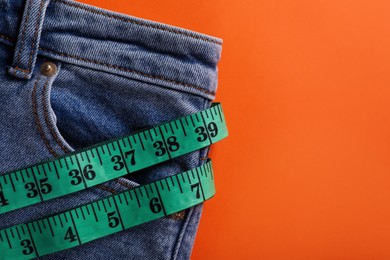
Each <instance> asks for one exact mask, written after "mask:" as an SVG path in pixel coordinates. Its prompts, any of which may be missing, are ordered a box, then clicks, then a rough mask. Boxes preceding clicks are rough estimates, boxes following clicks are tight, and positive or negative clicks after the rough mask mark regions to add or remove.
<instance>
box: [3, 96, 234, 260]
mask: <svg viewBox="0 0 390 260" xmlns="http://www.w3.org/2000/svg"><path fill="white" fill-rule="evenodd" d="M227 134H228V132H227V128H226V124H225V119H224V115H223V111H222V107H221V104H220V103H213V104H212V106H211V107H210V108H209V109H207V110H204V111H201V112H198V113H195V114H191V115H188V116H186V117H182V118H179V119H177V120H174V121H172V122H169V123H165V124H162V125H159V126H156V127H153V128H150V129H147V130H144V131H141V132H138V133H136V134H133V135H129V136H125V137H121V138H117V139H114V140H110V141H108V142H104V143H101V144H97V145H94V146H90V147H88V148H86V149H83V150H79V151H76V152H73V153H70V154H67V155H65V156H62V157H59V158H57V159H55V160H51V161H47V162H43V163H40V164H36V165H33V166H30V167H28V168H24V169H21V170H17V171H13V172H9V173H6V174H4V175H2V176H1V177H0V214H1V213H5V212H8V211H12V210H15V209H19V208H22V207H26V206H29V205H33V204H35V203H39V202H42V201H46V200H49V199H53V198H56V197H60V196H63V195H67V194H70V193H73V192H76V191H80V190H83V189H86V188H88V187H91V186H94V185H97V184H100V183H103V182H106V181H108V180H112V179H114V178H118V177H121V176H123V175H126V174H130V173H133V172H135V171H137V170H140V169H144V168H147V167H149V166H152V165H155V164H157V163H160V162H163V161H167V160H169V159H172V158H175V157H178V156H181V155H184V154H186V153H189V152H192V151H195V150H198V149H201V148H204V147H206V146H209V145H211V144H212V143H215V142H217V141H219V140H221V139H223V138H225V137H226V136H227ZM180 176H181V178H182V179H180ZM185 176H187V179H188V181H186V179H185ZM191 176H192V177H191ZM202 176H204V177H202ZM212 176H213V175H212V170H211V161H209V162H207V163H206V164H204V165H203V166H201V167H198V168H196V169H193V170H190V171H188V172H184V173H181V174H178V175H176V176H173V177H169V178H166V179H162V180H160V181H157V182H154V183H151V184H147V185H144V186H141V187H137V188H136V189H133V190H130V191H128V192H125V193H120V194H118V195H115V196H112V197H108V198H107V199H103V200H100V201H97V202H93V203H90V204H87V205H84V206H82V207H79V208H76V209H73V210H70V211H67V212H64V213H61V214H58V215H55V216H52V217H48V218H45V219H42V220H38V221H35V222H31V223H28V224H22V225H18V226H14V227H11V228H8V229H4V230H0V259H9V258H10V259H26V258H27V259H29V258H31V257H36V256H39V255H45V254H49V253H52V252H56V251H60V250H63V249H66V248H70V247H74V246H77V245H80V244H82V243H86V242H89V241H91V240H94V239H97V238H100V237H103V236H106V235H108V234H111V233H115V232H118V231H120V230H123V229H125V228H129V227H132V226H135V225H138V224H141V223H144V222H147V221H150V220H153V219H156V218H159V217H162V216H165V215H169V214H172V213H175V212H178V211H181V210H183V209H186V208H188V207H191V206H193V205H196V204H198V203H201V202H203V201H204V200H206V199H208V198H210V197H211V196H213V194H214V192H215V188H214V183H213V178H212ZM169 183H172V184H171V185H169ZM164 184H165V185H166V187H164ZM159 185H160V186H159ZM149 189H150V190H149ZM142 190H143V191H144V193H145V194H146V197H145V196H144V195H142V194H143V193H142ZM137 191H138V192H139V194H137ZM195 191H196V192H195ZM194 192H195V198H194ZM124 194H128V195H124ZM150 194H154V196H152V195H150ZM201 194H202V195H201ZM156 195H157V196H156ZM126 196H127V197H126ZM124 201H125V202H124ZM130 201H132V202H133V204H132V203H131V202H130ZM134 202H136V204H134ZM99 203H101V204H99ZM134 205H136V206H137V207H135V206H134ZM102 207H103V209H102ZM78 210H80V211H81V212H78ZM85 212H87V213H88V214H86V213H85ZM91 212H93V214H92V213H91ZM98 212H100V213H98ZM80 214H81V216H82V217H80ZM123 214H125V215H126V219H122V218H121V215H123ZM87 215H88V216H89V217H86V216H87ZM127 216H132V217H130V218H128V217H127ZM56 218H58V219H57V220H56ZM81 219H82V220H81ZM103 219H104V221H105V222H104V221H103ZM57 222H59V223H60V224H58V223H57ZM64 223H67V225H65V224H64ZM104 223H108V226H107V225H104ZM70 224H71V226H69V225H70ZM45 232H46V233H45ZM48 232H50V233H48ZM64 232H65V233H64ZM48 240H50V241H48ZM67 241H68V242H69V243H65V242H67ZM3 252H4V253H3Z"/></svg>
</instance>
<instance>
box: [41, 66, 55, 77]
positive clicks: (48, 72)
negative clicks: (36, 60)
mask: <svg viewBox="0 0 390 260" xmlns="http://www.w3.org/2000/svg"><path fill="white" fill-rule="evenodd" d="M56 72H57V66H56V65H55V64H54V63H53V62H45V63H43V64H42V65H41V73H42V74H43V75H44V76H46V77H50V76H53V75H54V74H56Z"/></svg>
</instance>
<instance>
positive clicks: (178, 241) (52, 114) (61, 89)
mask: <svg viewBox="0 0 390 260" xmlns="http://www.w3.org/2000/svg"><path fill="white" fill-rule="evenodd" d="M55 63H56V64H57V70H58V72H57V74H56V75H54V76H52V77H49V78H47V77H44V76H43V75H38V76H37V79H36V82H35V83H34V87H33V90H32V100H33V102H34V103H35V106H36V107H35V110H34V113H35V117H36V120H37V130H38V131H39V132H40V135H41V137H42V144H44V146H45V149H47V150H48V152H50V153H51V155H52V156H53V157H56V156H60V155H63V154H66V153H68V152H72V151H77V150H79V149H83V148H86V147H88V146H90V145H94V144H97V143H100V142H104V141H107V140H110V139H113V138H117V137H121V136H125V135H128V134H131V133H134V132H137V131H139V130H141V129H146V128H149V127H152V126H155V125H158V124H161V123H164V122H168V121H171V120H174V119H176V118H178V117H181V116H185V115H187V114H190V113H194V112H197V111H199V110H202V109H204V108H207V107H208V106H209V105H210V101H208V100H206V99H205V98H203V97H200V96H198V95H195V94H191V93H188V92H185V91H178V90H173V89H169V88H165V87H162V86H159V85H154V84H151V83H146V82H143V81H138V80H134V79H130V78H126V77H123V76H118V75H115V74H111V73H106V72H102V71H97V70H93V69H88V68H84V67H80V66H75V65H71V64H67V63H60V62H55ZM207 149H208V148H205V149H202V150H200V151H195V152H192V153H189V154H186V155H183V156H180V157H178V158H175V159H172V160H170V161H167V162H163V163H160V164H157V165H154V166H152V167H149V168H147V169H143V170H140V171H138V172H135V173H133V174H131V175H128V176H124V177H121V178H119V179H116V180H112V181H108V182H105V183H103V184H101V185H98V186H95V187H92V188H90V189H88V190H85V191H82V192H77V193H75V194H71V195H68V196H66V197H64V198H59V199H56V200H53V201H51V202H50V201H49V202H48V203H52V204H55V205H56V206H55V208H56V207H57V206H59V205H61V208H68V207H69V205H74V206H75V205H81V204H83V203H86V202H89V201H92V200H96V199H98V198H103V197H106V196H108V195H109V194H111V193H112V194H114V193H118V192H121V191H124V190H127V189H129V188H132V187H135V186H138V185H140V184H145V183H149V182H152V181H156V180H158V179H160V178H163V177H167V176H171V175H174V174H177V173H180V172H183V171H186V170H189V169H191V168H195V167H197V166H199V165H200V164H201V163H203V161H202V160H201V157H203V156H205V154H206V152H207ZM70 198H72V200H73V201H72V202H71V203H70V202H69V199H70ZM202 207H203V205H202V204H201V205H198V206H196V207H193V208H191V209H187V210H186V211H184V212H180V213H178V214H175V215H173V216H169V217H165V218H162V219H158V220H155V221H152V222H149V223H145V224H143V225H140V226H137V227H135V228H132V229H130V230H126V231H123V232H120V233H118V234H114V235H111V236H109V237H106V238H103V239H99V240H97V241H94V242H92V243H88V244H86V245H82V246H80V247H77V248H73V249H69V250H66V251H64V252H58V253H55V254H52V255H50V256H46V257H44V258H48V259H54V258H63V257H65V256H66V259H77V257H76V256H77V255H79V254H86V255H88V256H93V257H96V258H98V259H100V258H103V256H104V257H111V258H112V259H139V258H148V259H149V258H153V259H183V258H184V259H185V258H188V257H189V255H188V254H189V253H190V252H191V248H192V244H193V240H194V237H195V234H196V229H197V225H198V222H199V218H200V214H201V211H202ZM53 210H54V208H53ZM56 211H57V210H54V212H56ZM145 248H147V249H145ZM108 250H110V252H108Z"/></svg>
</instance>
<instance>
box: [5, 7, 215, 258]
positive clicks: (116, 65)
mask: <svg viewBox="0 0 390 260" xmlns="http://www.w3.org/2000/svg"><path fill="white" fill-rule="evenodd" d="M221 44H222V41H221V39H218V38H215V37H212V36H208V35H205V34H201V33H197V32H192V31H189V30H186V29H182V28H178V27H174V26H170V25H165V24H161V23H158V22H154V21H148V20H144V19H140V18H135V17H131V16H127V15H122V14H118V13H114V12H110V11H106V10H102V9H99V8H95V7H92V6H88V5H85V4H80V3H77V2H73V1H68V0H55V1H54V0H52V1H50V2H49V1H47V0H42V1H41V0H26V1H21V0H15V1H14V0H0V120H1V121H0V122H1V124H0V162H1V163H0V173H5V172H8V171H12V170H15V169H18V168H21V167H26V166H28V165H31V164H34V163H38V162H40V161H44V160H48V159H51V158H55V157H58V156H60V155H63V154H66V153H68V152H71V151H74V150H78V149H80V148H84V147H87V146H89V145H92V144H96V143H99V142H103V141H106V140H109V139H112V138H115V137H119V136H123V135H127V134H131V133H133V132H135V131H138V130H140V129H144V128H148V127H151V126H153V125H157V124H160V123H162V122H167V121H170V120H173V119H176V118H177V117H180V116H184V115H187V114H190V113H194V112H197V111H199V110H202V109H205V108H208V107H210V104H211V101H212V100H213V99H214V97H215V92H216V89H217V63H218V61H219V59H220V54H221ZM47 61H50V62H53V63H55V64H56V65H57V72H56V74H55V75H53V76H51V77H46V76H45V75H43V74H42V73H41V72H40V66H41V65H42V64H43V63H45V62H47ZM208 151H209V148H205V149H202V150H200V151H196V152H192V153H190V154H187V155H184V156H181V157H179V158H176V159H173V160H170V161H168V162H164V163H161V164H158V165H155V166H153V167H150V168H147V169H144V170H141V171H139V172H137V173H134V174H132V175H130V176H125V177H123V178H119V179H117V180H112V181H109V182H106V183H104V184H102V185H99V186H96V187H92V188H89V189H88V190H84V191H81V192H77V193H74V194H70V195H67V196H64V197H61V198H57V199H54V200H51V201H47V202H43V203H40V204H36V205H33V206H30V207H26V208H23V209H19V210H16V211H13V212H9V213H6V214H2V215H0V228H1V229H2V228H6V227H9V226H12V225H16V224H19V223H24V222H27V221H31V220H35V219H38V218H41V217H44V216H48V215H50V214H53V213H56V212H60V211H63V210H66V209H70V208H73V207H75V206H78V205H82V204H85V203H88V202H91V201H94V200H98V199H102V198H104V197H107V196H110V195H112V194H113V193H116V192H119V191H123V190H127V189H129V188H132V187H135V186H138V185H140V184H144V183H148V182H151V181H154V180H157V179H160V178H163V177H166V176H171V175H174V174H177V173H180V172H182V171H186V170H188V169H191V168H194V167H197V166H199V165H201V164H202V163H203V162H204V158H205V157H206V156H207V153H208ZM202 209H203V204H200V205H197V206H195V207H192V208H190V209H187V210H186V211H185V212H181V213H179V214H176V215H174V216H167V217H164V218H161V219H158V220H155V221H152V222H149V223H145V224H143V225H140V226H137V227H134V228H132V229H129V230H125V231H122V232H120V233H116V234H113V235H111V236H108V237H105V238H102V239H98V240H96V241H93V242H90V243H88V244H85V245H82V246H79V247H76V248H72V249H69V250H65V251H61V252H57V253H54V254H51V255H47V256H43V257H41V258H42V259H82V258H84V257H85V258H90V259H189V257H190V254H191V250H192V246H193V243H194V238H195V235H196V231H197V227H198V223H199V219H200V216H201V213H202Z"/></svg>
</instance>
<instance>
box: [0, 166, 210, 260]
mask: <svg viewBox="0 0 390 260" xmlns="http://www.w3.org/2000/svg"><path fill="white" fill-rule="evenodd" d="M214 194H215V187H214V178H213V172H212V167H211V161H209V162H207V163H205V164H203V165H202V166H200V167H198V168H195V169H192V170H190V171H186V172H184V173H180V174H177V175H174V176H171V177H168V178H164V179H161V180H159V181H156V182H153V183H149V184H147V185H143V186H139V187H137V188H135V189H131V190H128V191H125V192H122V193H119V194H117V195H114V196H111V197H108V198H105V199H102V200H99V201H95V202H92V203H89V204H86V205H83V206H81V207H77V208H74V209H72V210H69V211H66V212H63V213H60V214H57V215H54V216H50V217H47V218H44V219H40V220H37V221H34V222H30V223H27V224H21V225H17V226H13V227H10V228H7V229H3V230H1V231H0V259H12V260H14V259H31V258H34V257H38V256H42V255H46V254H50V253H53V252H57V251H60V250H64V249H68V248H71V247H75V246H78V245H81V244H84V243H87V242H90V241H92V240H95V239H98V238H101V237H104V236H107V235H110V234H113V233H116V232H119V231H122V230H124V229H127V228H130V227H134V226H136V225H139V224H142V223H145V222H147V221H151V220H154V219H157V218H160V217H164V216H166V215H170V214H172V213H175V212H178V211H181V210H183V209H186V208H188V207H191V206H194V205H196V204H199V203H201V202H203V201H205V200H207V199H209V198H211V197H212V196H213V195H214Z"/></svg>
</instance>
